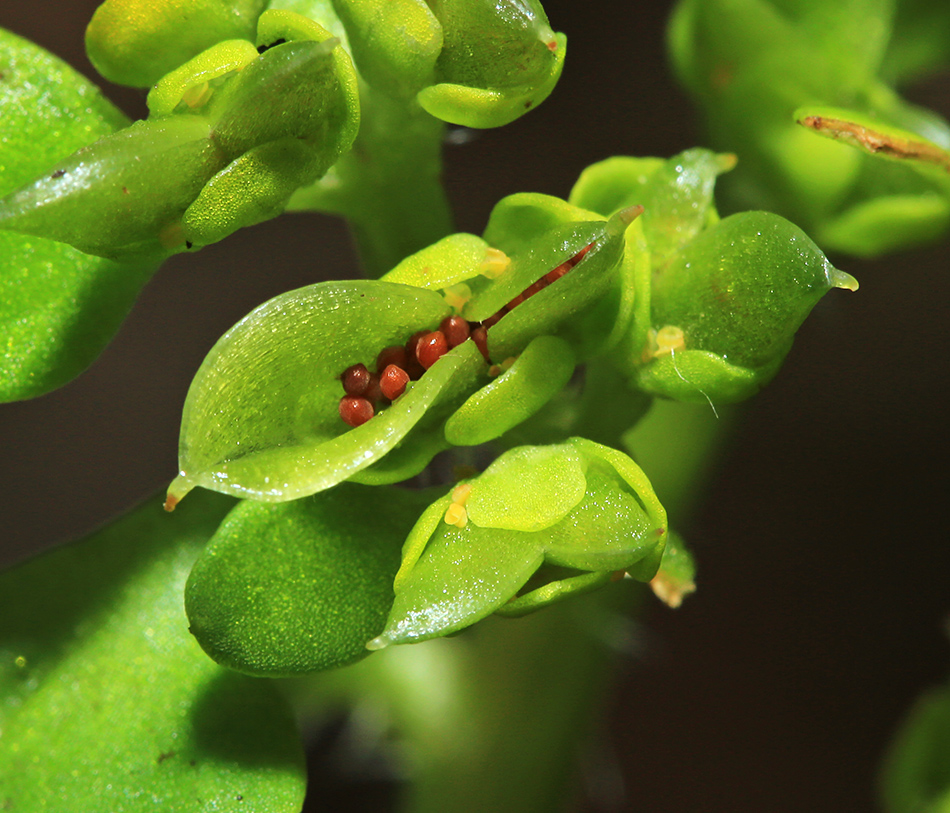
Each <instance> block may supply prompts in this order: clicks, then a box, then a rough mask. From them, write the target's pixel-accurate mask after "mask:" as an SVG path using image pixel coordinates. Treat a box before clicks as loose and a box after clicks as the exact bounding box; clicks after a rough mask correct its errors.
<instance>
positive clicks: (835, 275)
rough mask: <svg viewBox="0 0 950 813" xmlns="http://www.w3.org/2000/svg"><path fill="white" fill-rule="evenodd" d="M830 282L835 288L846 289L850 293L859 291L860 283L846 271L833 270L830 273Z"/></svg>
mask: <svg viewBox="0 0 950 813" xmlns="http://www.w3.org/2000/svg"><path fill="white" fill-rule="evenodd" d="M828 281H829V282H830V283H831V285H832V287H834V288H845V289H846V290H848V291H857V290H858V287H859V286H858V281H857V280H856V279H855V278H854V277H852V276H851V275H850V274H849V273H847V272H846V271H839V270H838V269H837V268H831V270H830V271H829V272H828Z"/></svg>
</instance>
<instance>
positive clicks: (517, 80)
mask: <svg viewBox="0 0 950 813" xmlns="http://www.w3.org/2000/svg"><path fill="white" fill-rule="evenodd" d="M685 13H686V12H684V14H685ZM691 13H692V14H693V16H694V17H696V18H697V19H698V18H699V14H700V13H699V12H698V11H696V10H694V11H693V12H691ZM684 19H686V18H684V17H683V16H682V15H681V17H680V18H679V22H678V24H677V25H678V28H677V29H675V30H677V31H679V32H680V39H679V40H678V41H682V38H683V37H684V36H685V35H684V34H683V33H682V32H683V31H684V30H686V28H685V26H686V23H685V22H684V21H683V20H684ZM689 19H690V20H692V18H689ZM0 40H2V46H3V50H2V52H0V74H2V77H3V79H2V81H0V107H2V110H3V115H2V118H0V136H2V138H0V143H2V145H3V146H2V148H0V195H2V198H0V264H2V270H3V279H2V281H0V285H2V286H3V294H4V295H3V298H2V302H0V308H2V310H0V314H2V320H3V324H4V331H5V336H4V338H5V341H6V348H7V349H6V358H5V365H4V369H3V371H2V378H0V392H2V394H3V397H4V398H5V399H6V400H17V399H23V398H29V397H33V396H36V395H39V394H41V393H43V392H46V391H48V390H50V389H52V388H54V387H57V386H59V385H61V384H63V383H64V382H66V381H68V380H69V379H70V378H72V377H73V376H75V375H77V374H78V373H79V372H80V371H81V370H82V369H83V368H84V367H85V366H86V365H87V364H88V363H89V362H90V361H91V360H92V359H93V358H94V357H95V355H96V354H97V353H98V352H99V350H100V349H101V347H102V346H103V344H104V343H105V342H106V341H107V340H108V338H109V336H110V335H111V333H112V332H113V331H114V329H115V327H116V326H117V324H118V322H119V321H120V320H121V318H122V316H123V315H124V313H125V312H126V310H127V308H128V307H129V304H130V303H131V301H132V299H133V298H134V296H135V294H136V293H137V291H138V289H139V287H140V286H141V285H142V284H143V283H144V281H145V280H146V279H147V278H148V276H149V275H150V274H151V273H152V272H153V271H154V270H155V269H156V268H157V267H158V265H159V264H160V263H161V261H162V260H163V259H164V258H166V257H168V256H169V255H171V254H175V253H179V252H187V251H197V250H198V249H200V248H201V247H202V246H204V245H208V244H210V243H213V242H215V241H218V240H221V239H223V238H225V237H226V236H228V235H229V234H231V233H232V232H234V231H235V230H237V229H239V228H241V227H243V226H247V225H250V224H254V223H257V222H260V221H262V220H265V219H267V218H270V217H274V216H276V215H278V214H280V213H281V212H283V211H285V210H288V209H291V210H311V211H322V212H328V213H333V214H337V215H342V216H344V217H345V218H347V219H348V221H349V222H350V224H351V225H352V228H353V231H354V233H355V235H356V238H357V241H358V244H359V247H360V250H361V254H362V257H363V259H364V262H365V266H366V269H367V274H368V277H369V278H367V279H365V280H360V281H346V282H321V283H318V284H315V285H311V286H308V287H305V288H301V289H299V290H295V291H290V292H287V293H285V294H283V295H281V296H278V297H276V298H275V299H272V300H270V301H269V302H266V303H264V304H262V305H261V306H260V307H258V308H257V309H255V310H254V311H252V312H251V313H250V314H248V315H247V316H246V317H245V318H244V319H242V320H241V321H240V322H239V323H238V324H236V325H235V326H234V327H233V328H232V329H231V330H229V331H228V332H227V333H226V334H225V335H224V336H223V337H221V339H220V340H219V342H218V343H217V344H216V345H215V347H214V348H213V349H212V350H211V352H210V353H209V354H208V356H207V358H206V359H205V361H204V363H203V365H202V366H201V368H200V369H199V370H198V371H197V374H196V375H195V378H194V381H193V383H192V386H191V389H190V391H189V393H188V397H187V400H186V403H185V405H184V414H183V418H182V428H181V439H180V472H179V474H178V476H177V477H176V478H175V479H174V481H173V482H172V483H171V486H170V488H169V490H168V493H167V495H166V497H165V503H164V505H165V508H166V509H167V510H168V511H171V510H172V509H175V513H174V514H173V515H167V514H164V513H162V512H161V511H160V510H159V503H158V502H157V501H152V502H150V503H147V504H146V505H144V506H143V507H141V508H140V509H138V510H137V511H135V512H134V513H132V514H131V515H129V516H128V517H127V518H125V519H123V520H121V521H119V522H118V523H116V524H114V525H113V526H110V527H108V528H106V529H105V530H103V531H101V532H100V533H98V534H96V535H94V536H92V537H90V538H88V539H86V540H83V541H82V542H80V543H78V544H76V545H74V546H69V547H66V548H64V549H62V550H60V551H57V552H55V553H53V554H51V555H48V556H45V557H43V558H40V559H38V560H36V561H33V562H30V563H28V564H26V565H24V566H22V567H20V568H18V569H16V570H14V571H13V572H11V573H9V574H7V575H6V576H5V577H4V589H3V591H2V592H0V603H4V602H5V605H4V607H3V609H2V612H0V625H2V629H3V637H2V639H0V647H2V650H0V654H2V661H0V681H2V685H3V688H4V691H5V692H6V695H7V697H8V702H7V705H6V706H5V707H4V708H3V710H2V712H0V713H2V715H3V719H2V730H3V738H4V739H10V740H11V741H13V742H16V747H15V748H14V749H13V750H12V751H11V756H10V759H9V765H8V766H4V772H3V774H0V806H2V805H3V804H7V806H11V805H12V806H13V808H15V809H23V810H38V809H44V808H43V805H44V804H46V803H48V802H49V800H51V799H52V800H57V801H56V802H54V803H53V806H54V807H55V805H56V804H57V803H60V802H62V801H63V800H70V804H71V805H72V809H105V808H102V807H101V805H103V804H106V805H107V806H108V805H111V804H112V802H108V803H107V802H103V801H102V800H103V799H107V800H108V799H115V798H119V797H122V798H123V799H126V798H133V799H136V800H140V802H141V805H143V806H148V805H150V804H151V803H152V801H153V800H154V801H156V802H161V803H163V804H164V805H166V807H167V808H168V809H191V808H190V807H189V806H188V805H189V804H191V800H193V799H194V798H195V796H196V795H197V796H199V797H201V798H202V799H205V800H207V799H213V800H215V804H216V805H219V807H218V808H216V809H232V808H233V807H235V806H236V804H237V802H240V803H241V805H242V807H241V808H240V809H243V810H255V811H258V810H259V811H290V810H296V809H299V805H300V799H301V797H302V793H303V778H302V777H303V773H302V757H301V754H300V750H299V745H298V744H297V741H296V736H295V734H294V731H293V721H292V719H291V715H290V713H289V711H288V708H287V706H286V701H285V700H284V699H282V698H281V697H280V696H279V695H278V694H277V692H276V691H275V690H274V689H273V686H272V685H271V684H270V683H268V682H264V681H254V680H251V679H249V678H246V677H244V676H243V675H241V674H239V673H245V674H250V675H255V676H273V677H282V676H291V675H302V674H309V673H313V672H317V671H321V670H328V669H331V668H334V667H343V666H346V665H348V664H351V663H353V662H355V661H357V660H360V659H361V658H363V657H365V656H367V655H369V654H370V653H371V652H372V651H374V650H380V649H385V648H391V647H393V646H395V645H398V644H406V643H413V642H419V641H423V640H426V639H430V638H437V637H442V636H446V635H449V634H452V633H456V632H458V631H460V630H463V629H464V628H466V627H468V626H470V625H472V624H475V623H476V622H478V621H480V620H482V619H484V618H486V617H487V616H489V615H492V614H497V615H507V616H514V615H523V614H526V613H529V612H532V611H534V610H537V609H540V608H542V607H545V606H547V605H550V604H553V603H556V602H560V601H562V600H563V599H566V598H568V597H570V596H572V595H574V594H577V593H580V592H586V591H590V590H593V589H595V588H598V587H601V586H603V585H605V584H607V583H609V582H612V581H617V580H620V579H627V580H635V581H640V582H649V583H650V584H651V585H652V587H653V589H654V591H655V592H656V593H657V595H659V596H660V597H661V598H663V599H664V600H665V601H666V602H667V603H669V604H671V605H674V606H675V605H676V604H678V603H679V601H680V600H681V598H682V596H683V595H684V594H685V593H687V592H689V591H690V590H691V589H692V563H691V561H690V558H689V555H688V554H687V552H686V551H685V548H684V547H683V546H682V543H681V542H679V540H678V539H676V537H675V535H674V534H673V533H672V532H671V531H670V524H671V523H672V524H673V525H674V526H675V524H676V522H677V518H676V517H675V516H673V517H669V518H668V517H667V514H666V511H665V509H664V507H663V505H662V504H661V502H660V500H659V499H658V497H657V495H656V494H655V493H654V490H653V487H652V486H651V484H650V481H649V479H648V477H649V472H646V473H645V472H644V471H642V470H641V469H640V468H639V466H638V465H637V464H636V463H635V462H634V460H633V459H631V457H630V456H629V455H628V451H629V450H628V449H627V447H626V446H625V443H624V435H625V433H627V432H628V431H629V430H630V429H631V428H632V427H634V426H635V425H636V424H637V422H638V421H639V420H640V419H641V418H642V417H643V416H644V415H645V414H646V412H647V411H648V409H649V408H650V405H651V403H652V402H653V400H654V399H674V400H679V401H686V402H696V403H700V404H710V405H713V406H714V405H716V404H721V403H729V402H735V401H739V400H742V399H744V398H747V397H748V396H750V395H752V394H754V393H755V392H756V391H757V390H758V389H759V388H761V387H762V386H763V385H764V384H766V383H767V382H768V381H769V380H770V379H771V378H772V377H773V376H774V375H775V374H776V372H777V371H778V369H779V367H780V365H781V363H782V360H783V358H784V357H785V355H786V354H787V353H788V351H789V349H790V346H791V343H792V339H793V336H794V334H795V332H796V330H797V329H798V327H799V326H800V325H801V323H802V321H803V320H804V319H805V317H806V316H807V315H808V313H809V312H810V311H811V309H812V308H813V307H814V305H815V304H816V303H817V302H818V300H819V299H820V298H821V297H822V296H823V295H824V294H825V293H826V292H827V291H829V290H830V289H831V288H835V287H838V288H848V289H851V290H854V289H855V288H856V287H857V283H856V282H855V280H854V279H853V278H852V277H850V276H849V275H848V274H845V273H843V272H841V271H839V270H837V269H835V268H834V267H832V265H831V264H830V263H829V262H828V260H827V259H826V258H825V256H824V254H823V253H822V251H821V250H820V249H819V248H818V247H817V246H816V245H815V243H813V242H812V241H811V240H810V239H809V238H808V237H807V236H806V235H805V233H804V232H802V231H801V230H800V229H799V228H798V227H797V226H795V225H793V224H792V223H791V222H789V221H787V220H785V219H783V218H782V217H780V216H778V215H775V214H771V213H769V212H765V211H749V212H741V213H738V214H733V215H731V216H729V217H725V218H722V219H721V218H720V216H719V214H718V213H717V211H716V208H715V205H714V200H713V189H714V185H715V183H716V179H717V177H718V176H719V175H721V174H722V173H724V172H728V171H730V170H731V169H732V168H733V166H734V165H735V163H736V158H735V156H734V155H732V154H729V153H715V152H712V151H709V150H706V149H691V150H687V151H686V152H683V153H681V154H679V155H676V156H673V157H672V158H652V157H651V158H634V157H614V158H609V159H607V160H605V161H602V162H600V163H597V164H594V165H593V166H590V167H588V168H587V169H585V170H584V171H583V172H582V173H581V175H580V177H579V178H578V180H577V183H576V184H575V185H574V187H573V189H571V190H570V191H569V192H568V194H567V197H566V198H565V199H560V198H555V197H551V196H548V195H542V194H535V193H522V194H516V195H511V196H509V197H506V198H504V199H502V200H501V201H499V203H498V204H497V205H496V206H495V208H494V210H493V211H492V213H491V216H490V218H489V221H488V223H487V225H486V227H485V230H484V233H483V234H482V235H481V236H477V235H473V234H453V233H451V231H452V229H451V226H450V218H449V214H448V208H447V206H446V203H445V198H444V195H443V193H442V190H441V187H440V185H439V170H440V157H439V150H440V144H441V142H442V138H443V131H444V128H445V124H446V123H452V124H456V125H463V126H466V127H495V126H499V125H503V124H506V123H508V122H510V121H512V120H513V119H515V118H517V117H518V116H520V115H522V114H523V113H525V112H527V111H530V110H531V109H532V108H533V107H534V106H536V105H537V104H539V103H540V102H542V101H543V100H544V99H545V98H546V97H547V95H548V94H549V93H551V91H552V89H553V88H554V85H555V83H556V81H557V79H558V76H559V75H560V72H561V68H562V64H563V61H564V55H565V49H566V40H565V37H564V36H563V35H561V34H555V33H554V32H553V31H552V29H551V27H550V25H549V23H548V20H547V18H546V17H545V14H544V12H543V10H542V9H541V7H540V5H539V4H538V3H536V2H525V0H491V2H487V0H426V2H423V0H390V1H389V2H376V0H333V2H326V1H325V0H274V2H271V3H267V2H265V0H234V2H231V3H230V4H222V3H220V2H212V0H181V2H178V3H167V4H161V5H152V4H149V3H144V2H142V1H141V0H107V2H105V3H104V4H103V5H102V6H101V7H100V9H99V10H98V11H97V12H96V14H95V16H94V17H93V19H92V22H91V23H90V26H89V29H88V32H87V49H88V52H89V55H90V58H91V60H92V61H93V63H94V64H95V65H96V67H97V68H98V69H99V70H100V71H101V72H102V74H103V75H104V76H106V77H107V78H108V79H110V80H112V81H115V82H120V83H124V84H129V85H133V86H138V87H150V90H149V92H148V108H149V111H150V112H149V116H148V118H147V119H146V120H144V121H139V122H136V123H134V124H128V122H127V121H126V120H125V119H124V117H123V116H122V115H121V114H120V113H119V112H118V111H116V110H115V108H113V107H112V106H111V105H110V104H109V103H108V102H106V101H105V100H104V99H103V98H102V97H101V96H100V95H99V94H98V92H97V91H96V90H95V89H94V88H93V87H92V86H90V85H89V84H88V83H87V82H86V81H85V80H84V79H82V78H81V77H79V76H77V75H76V74H75V73H73V72H72V71H71V70H70V69H69V68H68V67H67V66H65V65H63V64H62V63H61V62H59V61H57V60H56V59H55V58H54V57H52V56H50V55H49V54H47V53H46V52H44V51H42V50H41V49H39V48H38V47H36V46H34V45H32V44H30V43H28V42H25V41H23V40H22V39H19V38H17V37H16V36H14V35H13V34H9V33H2V34H0ZM696 70H699V69H698V68H697V69H696ZM807 135H808V137H809V138H812V137H813V136H811V135H810V134H807ZM473 450H474V451H473ZM444 452H450V453H453V454H454V458H453V459H454V460H455V461H456V463H457V464H458V465H456V468H455V476H454V477H453V478H452V479H451V481H447V482H443V484H441V485H436V486H431V487H430V488H427V489H419V488H416V489H413V488H407V487H405V486H403V485H399V484H401V483H404V482H405V481H407V480H410V479H411V478H413V477H415V476H416V475H419V474H420V473H421V472H423V471H424V470H425V469H426V468H427V467H428V466H429V464H430V462H431V461H432V460H433V458H434V457H435V456H436V455H439V454H440V453H444ZM210 492H219V493H220V494H213V493H210ZM222 494H223V495H229V496H221V495H222ZM233 498H241V501H240V502H236V501H235V500H234V499H233ZM180 502H181V506H180V507H177V506H178V504H179V503H180ZM182 594H183V595H184V602H185V609H186V612H187V618H188V620H187V625H188V626H190V630H189V631H188V632H186V623H185V621H184V619H183V617H182V615H181V610H180V606H181V597H182ZM64 619H65V620H64ZM77 630H78V632H77ZM189 632H190V633H191V634H189ZM192 636H193V637H192ZM195 641H197V644H196V643H195ZM199 644H200V649H199V647H198V645H199ZM202 650H203V651H202ZM208 656H210V658H209V657H208ZM373 657H380V656H373ZM129 664H135V665H136V669H135V670H131V671H130V669H129V666H128V665H129ZM90 697H94V698H95V702H90V700H89V698H90ZM67 707H69V708H71V709H74V711H73V712H71V714H70V715H69V716H68V717H67V719H66V721H65V722H64V721H63V720H61V719H60V716H61V715H60V710H61V709H63V708H67ZM118 720H121V721H122V723H121V724H117V723H116V721H118ZM50 753H51V754H52V756H50ZM40 754H42V755H43V760H42V762H40V764H39V765H38V766H37V764H36V763H37V762H38V760H37V759H36V757H37V756H38V755H40ZM67 766H68V769H67ZM76 766H78V767H76ZM26 775H29V776H31V777H33V778H32V780H31V781H29V782H27V783H23V782H16V783H14V782H13V777H19V776H26ZM84 799H85V800H91V801H89V803H88V804H85V805H84V804H83V802H82V800H84ZM136 804H139V801H136ZM176 804H177V805H179V807H177V808H176V807H174V805H176ZM90 805H92V806H91V807H90ZM110 809H111V808H110ZM128 809H138V808H137V807H130V808H128Z"/></svg>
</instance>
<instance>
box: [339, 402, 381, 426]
mask: <svg viewBox="0 0 950 813" xmlns="http://www.w3.org/2000/svg"><path fill="white" fill-rule="evenodd" d="M373 412H374V410H373V405H372V404H371V403H370V402H369V401H368V400H366V399H365V398H360V397H359V396H357V395H346V396H344V397H343V398H341V399H340V417H341V418H342V419H343V422H344V423H348V424H349V425H350V426H361V425H362V424H364V423H366V422H367V421H368V420H369V419H370V418H372V417H373Z"/></svg>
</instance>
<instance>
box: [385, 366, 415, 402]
mask: <svg viewBox="0 0 950 813" xmlns="http://www.w3.org/2000/svg"><path fill="white" fill-rule="evenodd" d="M408 383H409V374H408V373H407V372H406V371H405V370H403V369H402V367H397V366H396V365H395V364H390V365H389V366H388V367H386V369H385V370H383V373H382V375H381V376H380V377H379V388H380V389H381V390H382V392H383V395H384V396H385V397H386V398H388V399H389V400H390V401H395V400H396V399H397V398H398V397H399V396H400V395H402V394H403V393H404V392H405V391H406V385H407V384H408Z"/></svg>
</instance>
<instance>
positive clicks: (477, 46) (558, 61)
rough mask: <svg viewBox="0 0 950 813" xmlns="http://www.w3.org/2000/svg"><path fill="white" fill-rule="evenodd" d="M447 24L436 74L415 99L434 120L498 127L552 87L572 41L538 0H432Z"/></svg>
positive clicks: (527, 108)
mask: <svg viewBox="0 0 950 813" xmlns="http://www.w3.org/2000/svg"><path fill="white" fill-rule="evenodd" d="M429 6H430V7H431V9H432V11H433V13H434V14H435V17H436V18H437V19H438V21H439V23H440V24H441V27H442V50H441V52H440V53H439V57H438V60H437V62H436V64H435V80H436V84H433V85H431V86H429V87H427V88H424V89H423V90H422V91H421V92H420V93H419V95H418V96H417V99H418V101H419V104H420V105H422V107H423V109H425V110H426V111H427V112H429V113H431V114H432V115H433V116H436V117H437V118H440V119H443V120H444V121H448V122H451V123H453V124H461V125H464V126H466V127H499V126H501V125H504V124H508V123H509V122H511V121H514V120H515V119H516V118H518V117H519V116H521V115H523V114H524V113H525V112H526V111H527V110H530V109H531V108H533V107H536V106H537V105H539V104H540V103H541V102H542V101H544V99H546V98H547V97H548V95H549V94H550V93H551V91H552V90H553V89H554V86H555V84H557V80H558V78H559V77H560V75H561V69H562V68H563V65H564V54H565V50H566V45H567V40H566V38H565V37H564V35H563V34H557V35H556V34H555V33H554V32H553V31H552V30H551V27H550V25H549V24H548V20H547V17H546V16H545V14H544V9H542V8H541V4H540V3H537V2H535V0H527V2H525V0H497V2H484V1H483V0H478V2H468V1H467V0H432V2H430V3H429Z"/></svg>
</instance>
